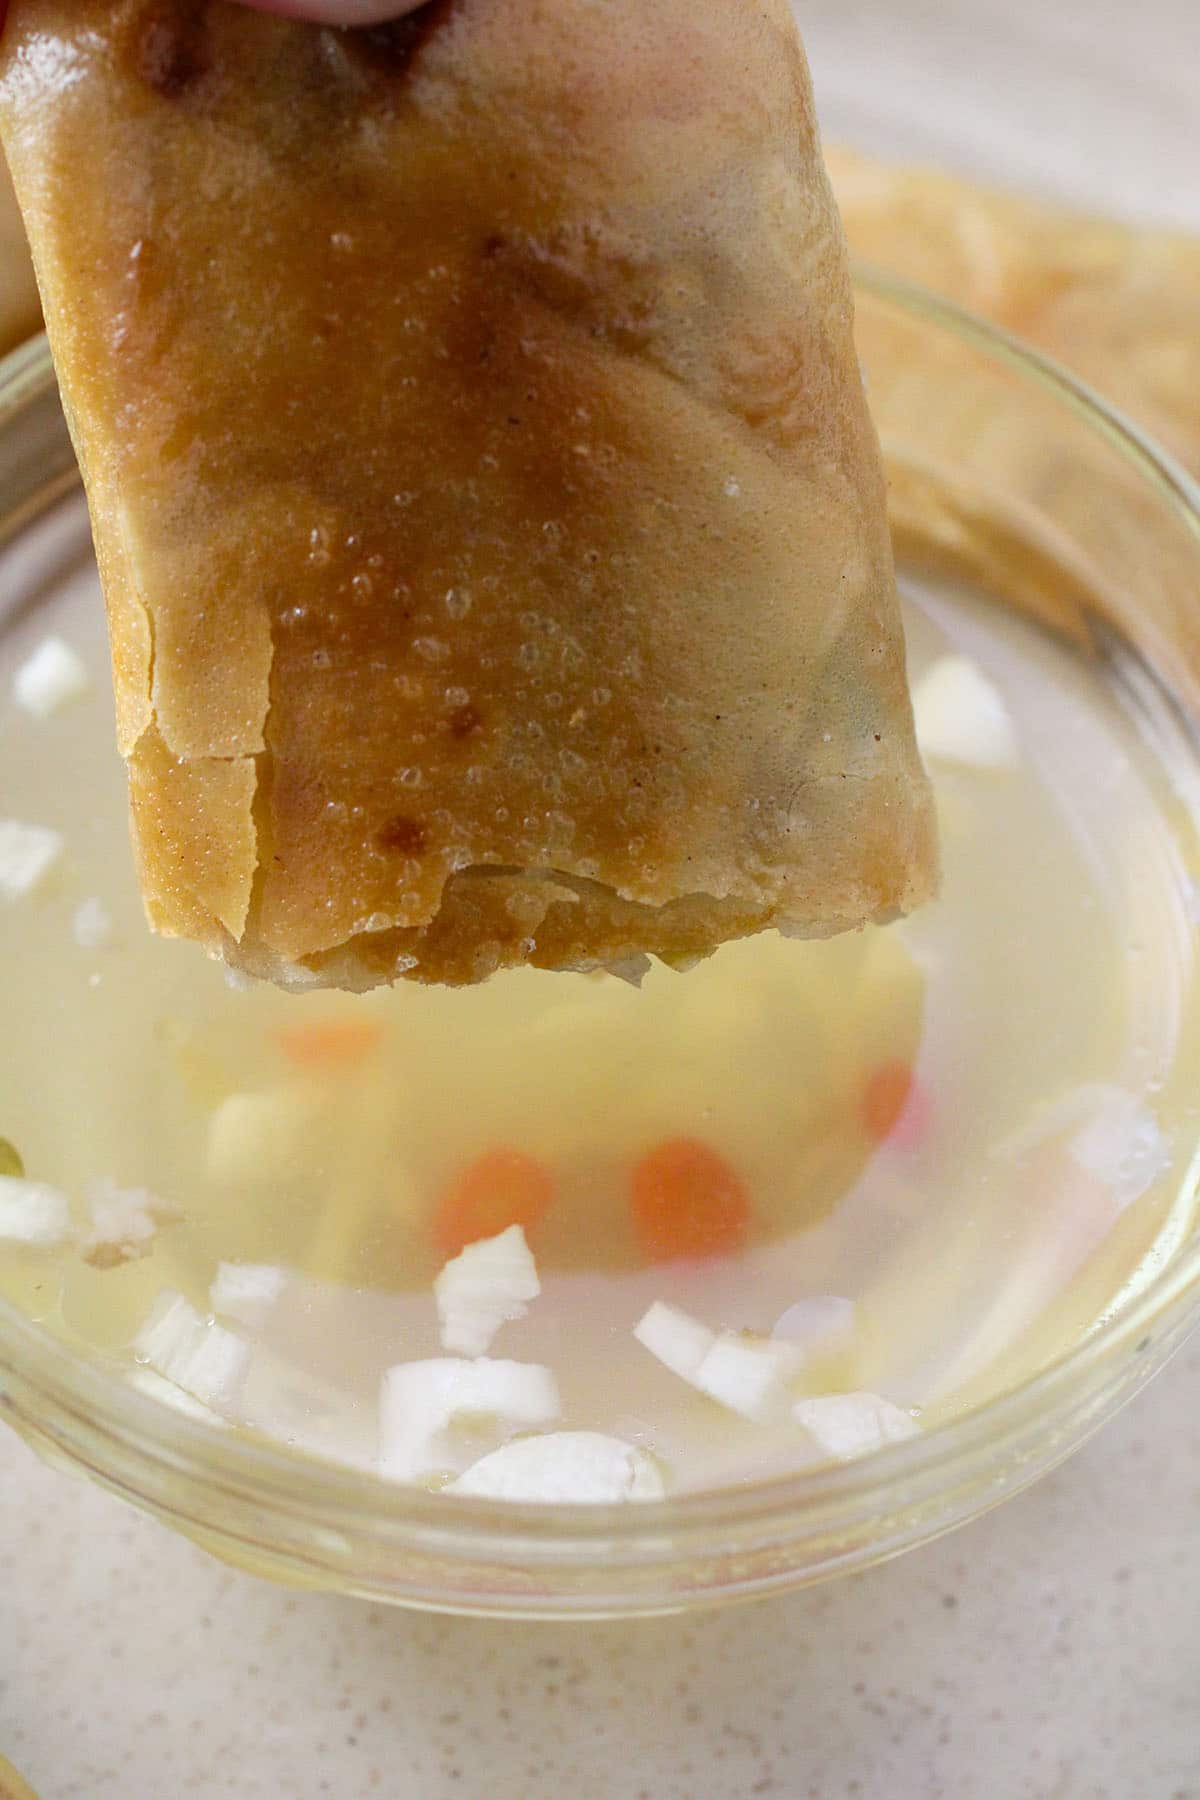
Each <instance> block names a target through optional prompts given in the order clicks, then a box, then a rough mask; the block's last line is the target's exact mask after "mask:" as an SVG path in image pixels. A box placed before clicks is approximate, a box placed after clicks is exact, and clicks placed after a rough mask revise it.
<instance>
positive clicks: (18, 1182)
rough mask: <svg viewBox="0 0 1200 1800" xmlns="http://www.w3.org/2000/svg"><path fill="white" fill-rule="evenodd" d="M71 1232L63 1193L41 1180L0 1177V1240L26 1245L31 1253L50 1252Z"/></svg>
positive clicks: (67, 1203) (68, 1206) (69, 1209)
mask: <svg viewBox="0 0 1200 1800" xmlns="http://www.w3.org/2000/svg"><path fill="white" fill-rule="evenodd" d="M70 1233H71V1207H70V1202H69V1201H68V1200H67V1196H66V1195H65V1194H62V1193H60V1192H59V1190H58V1189H57V1188H54V1187H50V1186H49V1185H48V1184H47V1183H46V1182H44V1181H26V1180H25V1178H24V1177H23V1176H21V1175H0V1239H2V1240H3V1241H5V1242H6V1243H10V1244H27V1245H28V1246H29V1248H30V1249H32V1250H53V1249H55V1248H56V1247H57V1246H58V1245H59V1244H61V1243H63V1242H64V1241H65V1240H66V1238H68V1237H69V1236H70Z"/></svg>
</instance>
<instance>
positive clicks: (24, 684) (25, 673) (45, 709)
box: [13, 637, 92, 719]
mask: <svg viewBox="0 0 1200 1800" xmlns="http://www.w3.org/2000/svg"><path fill="white" fill-rule="evenodd" d="M91 685H92V682H91V677H90V676H89V674H88V672H87V668H86V666H85V664H84V662H83V660H82V658H81V657H80V656H78V655H77V654H76V652H75V651H74V650H72V648H71V646H70V644H66V643H64V642H63V640H62V638H60V637H48V638H43V639H42V641H41V643H40V644H39V645H38V647H37V649H36V650H35V651H34V653H33V655H32V656H31V657H29V658H28V660H27V661H25V662H23V663H22V664H21V667H20V668H19V669H18V670H17V672H16V675H15V676H14V677H13V698H14V699H15V700H16V702H17V705H18V706H21V707H24V709H25V711H26V712H27V713H32V715H33V717H34V718H35V719H48V718H49V717H50V715H51V713H56V712H58V711H59V709H60V708H61V707H63V706H66V705H67V703H68V702H69V701H71V700H76V699H78V697H79V696H80V694H86V693H87V691H88V689H89V688H90V687H91Z"/></svg>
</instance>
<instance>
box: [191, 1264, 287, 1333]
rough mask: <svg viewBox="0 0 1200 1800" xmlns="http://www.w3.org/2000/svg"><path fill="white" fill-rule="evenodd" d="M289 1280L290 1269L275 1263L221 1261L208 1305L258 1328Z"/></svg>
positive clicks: (240, 1322) (218, 1311) (210, 1291)
mask: <svg viewBox="0 0 1200 1800" xmlns="http://www.w3.org/2000/svg"><path fill="white" fill-rule="evenodd" d="M287 1279H288V1277H287V1270H286V1269H281V1268H279V1267H277V1265H276V1264H275V1263H241V1262H219V1263H218V1264H217V1272H216V1274H215V1275H214V1276H213V1280H212V1286H211V1287H210V1288H209V1290H208V1303H209V1305H210V1306H211V1307H212V1309H213V1311H214V1312H216V1313H224V1314H225V1315H226V1317H227V1318H230V1319H237V1320H238V1322H239V1324H242V1325H249V1326H251V1327H252V1328H257V1327H258V1326H260V1325H261V1324H262V1323H263V1321H264V1319H265V1318H266V1316H267V1314H268V1313H269V1312H270V1310H271V1308H272V1307H273V1306H274V1304H275V1302H276V1301H277V1300H278V1298H279V1296H280V1295H281V1294H282V1292H283V1290H284V1288H285V1287H286V1286H287Z"/></svg>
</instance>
